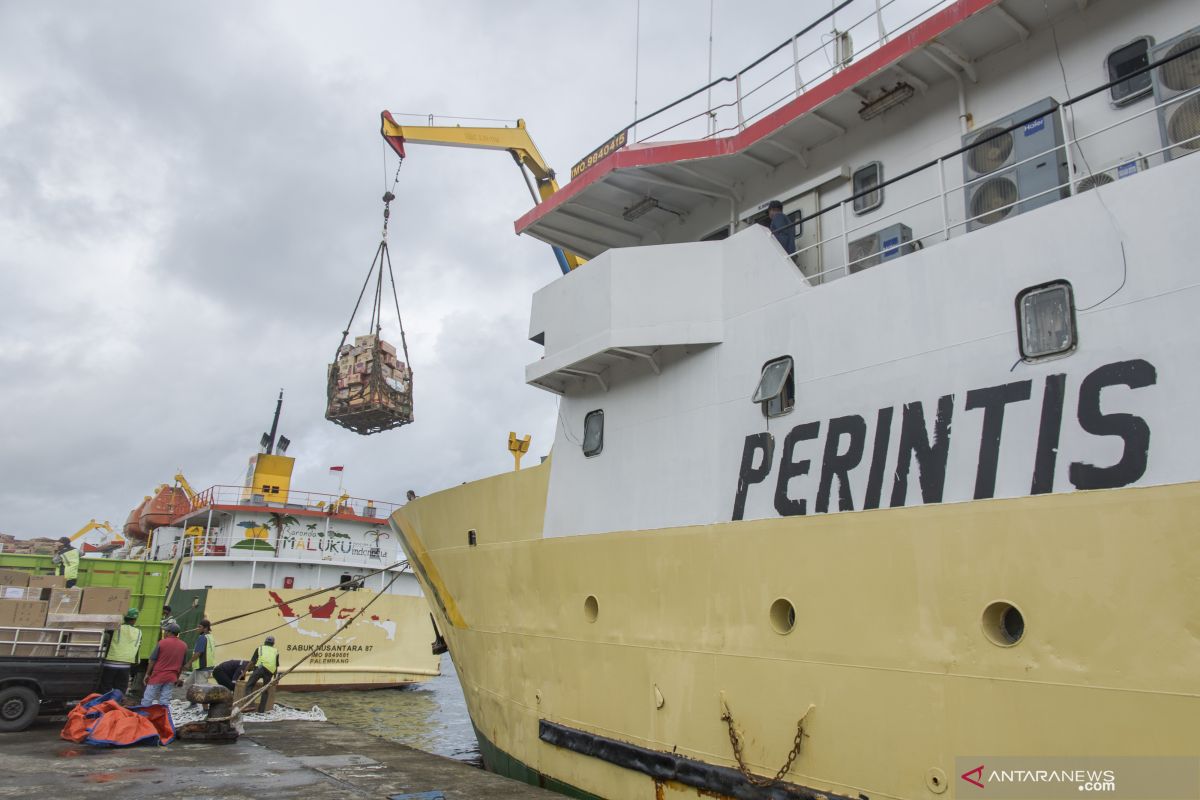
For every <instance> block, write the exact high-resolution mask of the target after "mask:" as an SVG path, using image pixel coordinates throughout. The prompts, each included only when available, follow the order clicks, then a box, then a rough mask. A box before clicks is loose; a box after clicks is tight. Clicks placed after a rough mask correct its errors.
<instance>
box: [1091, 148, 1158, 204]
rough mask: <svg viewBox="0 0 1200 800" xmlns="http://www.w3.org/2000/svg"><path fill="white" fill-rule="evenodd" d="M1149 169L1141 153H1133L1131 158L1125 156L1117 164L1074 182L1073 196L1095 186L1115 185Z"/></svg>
mask: <svg viewBox="0 0 1200 800" xmlns="http://www.w3.org/2000/svg"><path fill="white" fill-rule="evenodd" d="M1148 168H1149V164H1148V163H1147V161H1146V159H1145V158H1143V157H1142V154H1141V153H1134V154H1133V155H1131V156H1125V157H1124V158H1121V159H1118V160H1117V163H1116V164H1114V165H1113V166H1111V167H1109V168H1108V169H1105V170H1101V171H1100V172H1093V173H1092V174H1091V175H1086V176H1084V177H1083V178H1080V179H1079V180H1078V181H1076V182H1075V194H1079V193H1080V192H1086V191H1088V190H1089V189H1095V188H1096V187H1097V186H1105V185H1107V184H1110V183H1115V182H1116V181H1119V180H1121V178H1128V177H1129V176H1130V175H1137V174H1138V173H1139V172H1145V171H1146V170H1147V169H1148Z"/></svg>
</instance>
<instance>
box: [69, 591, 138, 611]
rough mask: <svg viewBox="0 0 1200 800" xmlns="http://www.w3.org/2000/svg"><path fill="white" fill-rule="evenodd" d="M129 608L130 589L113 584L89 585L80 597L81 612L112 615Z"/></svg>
mask: <svg viewBox="0 0 1200 800" xmlns="http://www.w3.org/2000/svg"><path fill="white" fill-rule="evenodd" d="M127 610H129V590H128V589H122V588H117V587H112V586H88V587H87V588H85V589H84V590H83V594H82V596H81V597H80V599H79V613H80V614H101V615H104V616H111V615H113V614H116V615H120V614H124V613H125V612H126V611H127Z"/></svg>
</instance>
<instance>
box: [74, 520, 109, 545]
mask: <svg viewBox="0 0 1200 800" xmlns="http://www.w3.org/2000/svg"><path fill="white" fill-rule="evenodd" d="M97 529H101V530H106V531H108V533H109V535H110V536H115V535H116V531H114V530H113V526H112V525H111V524H109V523H108V521H107V520H106V521H104V522H96V520H94V519H90V520H88V521H87V524H86V525H84V526H83V527H82V528H80V529H79V530H77V531H75V533H73V534H71V541H72V542H73V541H75V540H76V539H78V538H80V537H81V536H86V535H87V534H89V533H91V532H92V531H94V530H97Z"/></svg>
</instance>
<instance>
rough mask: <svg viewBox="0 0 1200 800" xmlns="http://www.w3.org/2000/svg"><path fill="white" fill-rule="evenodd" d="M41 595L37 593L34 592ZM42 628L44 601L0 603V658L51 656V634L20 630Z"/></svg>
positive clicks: (11, 600) (44, 618)
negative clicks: (6, 656) (0, 656)
mask: <svg viewBox="0 0 1200 800" xmlns="http://www.w3.org/2000/svg"><path fill="white" fill-rule="evenodd" d="M37 591H38V592H41V589H38V590H37ZM45 626H46V601H44V600H17V599H0V655H12V656H25V657H30V656H38V657H41V656H52V655H54V647H53V645H50V644H43V642H50V641H52V639H51V638H50V637H51V636H52V634H49V633H47V632H45V631H37V630H18V629H22V628H44V627H45Z"/></svg>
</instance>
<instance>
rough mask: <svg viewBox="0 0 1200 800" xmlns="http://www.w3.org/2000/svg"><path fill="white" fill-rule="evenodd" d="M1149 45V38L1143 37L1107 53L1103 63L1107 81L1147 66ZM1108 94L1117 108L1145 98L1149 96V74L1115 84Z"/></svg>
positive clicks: (1148, 62)
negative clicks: (1106, 68)
mask: <svg viewBox="0 0 1200 800" xmlns="http://www.w3.org/2000/svg"><path fill="white" fill-rule="evenodd" d="M1151 44H1153V42H1152V40H1151V39H1150V37H1149V36H1143V37H1141V38H1139V39H1134V40H1133V41H1132V42H1130V43H1129V44H1127V45H1125V46H1124V47H1118V48H1117V49H1116V50H1113V51H1112V52H1111V53H1109V54H1108V58H1107V59H1105V61H1104V63H1105V65H1106V66H1107V67H1108V79H1109V80H1110V81H1115V80H1119V79H1121V78H1125V76H1126V75H1129V74H1130V73H1131V72H1136V71H1137V70H1139V69H1142V68H1144V67H1146V66H1149V64H1150V45H1151ZM1109 92H1110V94H1111V95H1112V101H1113V104H1114V105H1118V106H1123V105H1125V104H1126V103H1132V102H1133V101H1134V100H1138V99H1140V98H1142V97H1145V96H1146V95H1148V94H1150V72H1149V71H1148V70H1147V71H1146V72H1143V73H1141V74H1140V75H1134V76H1133V77H1131V78H1126V79H1125V80H1123V81H1121V82H1120V83H1115V84H1113V85H1112V87H1111V88H1110V89H1109Z"/></svg>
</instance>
